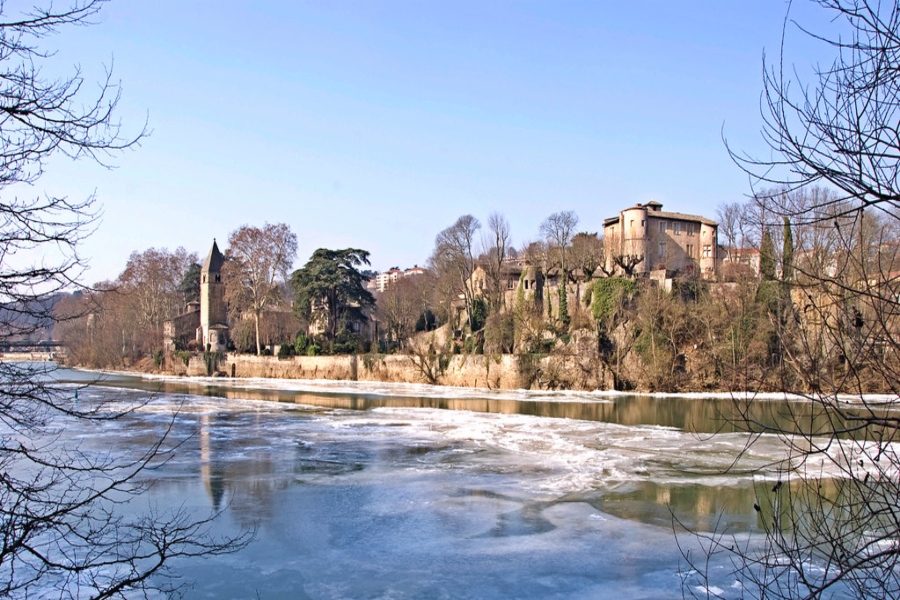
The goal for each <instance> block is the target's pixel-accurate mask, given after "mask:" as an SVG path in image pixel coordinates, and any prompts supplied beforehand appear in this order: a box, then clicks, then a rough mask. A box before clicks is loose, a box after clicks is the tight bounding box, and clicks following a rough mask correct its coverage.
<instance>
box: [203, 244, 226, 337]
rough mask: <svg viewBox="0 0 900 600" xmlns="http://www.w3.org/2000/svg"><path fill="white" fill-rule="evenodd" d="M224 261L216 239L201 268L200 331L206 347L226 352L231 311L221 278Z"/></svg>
mask: <svg viewBox="0 0 900 600" xmlns="http://www.w3.org/2000/svg"><path fill="white" fill-rule="evenodd" d="M224 264H225V257H224V256H222V253H221V252H219V247H218V246H217V245H216V241H215V240H213V245H212V248H211V249H210V251H209V255H208V256H207V257H206V261H205V262H204V263H203V268H202V269H201V270H200V329H199V330H198V331H197V338H198V340H199V341H200V343H201V344H202V345H203V349H204V350H209V351H210V352H225V351H226V350H227V347H228V311H227V310H226V306H225V284H224V283H223V282H222V266H223V265H224Z"/></svg>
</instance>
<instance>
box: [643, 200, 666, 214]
mask: <svg viewBox="0 0 900 600" xmlns="http://www.w3.org/2000/svg"><path fill="white" fill-rule="evenodd" d="M646 206H647V208H649V209H650V210H651V211H652V212H659V211H661V210H662V203H660V202H657V201H656V200H651V201H650V202H648V203H647V204H646Z"/></svg>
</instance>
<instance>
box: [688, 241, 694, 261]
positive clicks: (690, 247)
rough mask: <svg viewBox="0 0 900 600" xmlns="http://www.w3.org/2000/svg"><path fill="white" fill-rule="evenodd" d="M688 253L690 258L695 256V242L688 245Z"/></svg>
mask: <svg viewBox="0 0 900 600" xmlns="http://www.w3.org/2000/svg"><path fill="white" fill-rule="evenodd" d="M687 255H688V258H694V245H693V244H688V245H687Z"/></svg>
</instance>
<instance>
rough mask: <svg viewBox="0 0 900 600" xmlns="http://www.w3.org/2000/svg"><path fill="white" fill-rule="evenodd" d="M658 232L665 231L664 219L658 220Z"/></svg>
mask: <svg viewBox="0 0 900 600" xmlns="http://www.w3.org/2000/svg"><path fill="white" fill-rule="evenodd" d="M659 232H660V233H665V232H666V222H665V221H660V222H659Z"/></svg>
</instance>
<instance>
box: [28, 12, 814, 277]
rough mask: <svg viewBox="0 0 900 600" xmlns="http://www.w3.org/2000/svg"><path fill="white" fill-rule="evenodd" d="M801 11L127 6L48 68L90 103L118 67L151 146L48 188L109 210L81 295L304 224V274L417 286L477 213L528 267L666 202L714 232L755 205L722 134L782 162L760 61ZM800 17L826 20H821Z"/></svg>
mask: <svg viewBox="0 0 900 600" xmlns="http://www.w3.org/2000/svg"><path fill="white" fill-rule="evenodd" d="M786 10H787V4H786V3H785V2H784V1H783V0H752V1H749V0H748V1H744V2H737V1H730V0H717V1H709V2H699V1H697V2H671V1H665V2H663V1H640V0H638V1H635V2H628V3H623V2H602V1H595V2H525V1H521V2H511V1H510V2H502V1H493V0H490V1H480V2H466V1H453V2H437V1H425V0H420V1H410V2H391V1H385V2H363V1H359V2H332V1H310V2H294V1H274V0H273V1H269V2H245V3H238V2H212V1H202V2H201V1H199V0H198V1H194V2H191V1H178V2H176V1H172V0H158V1H155V2H133V1H132V2H129V1H127V0H116V1H113V2H111V3H110V4H108V5H107V6H106V7H105V8H104V9H103V11H102V13H101V14H100V15H98V17H97V18H96V19H95V20H96V22H97V24H96V25H95V26H93V27H87V28H78V29H75V30H69V31H66V32H64V33H62V34H61V35H59V36H57V37H55V38H50V39H48V40H47V44H49V45H50V46H51V47H53V48H55V49H57V50H58V54H57V55H56V57H55V58H54V60H55V61H56V65H58V66H61V67H66V68H68V67H70V66H71V65H74V64H80V65H81V67H82V68H83V69H84V71H85V75H86V77H87V78H88V80H89V81H92V79H91V78H92V77H93V78H94V79H96V78H97V77H98V76H99V75H100V74H101V73H102V70H101V66H102V65H104V64H105V65H109V64H110V63H112V64H113V69H114V77H115V78H116V79H117V80H121V82H122V88H123V98H122V102H121V105H120V109H121V111H120V116H121V117H122V120H123V121H124V123H125V126H126V128H128V127H131V128H132V129H134V130H139V129H140V126H141V124H142V123H143V121H144V119H145V118H147V119H148V122H149V128H150V130H151V135H150V136H149V137H147V138H146V139H144V140H143V141H142V143H141V145H140V147H139V148H137V149H136V150H134V151H130V152H128V153H126V154H125V155H123V156H121V157H119V158H118V159H116V164H117V165H118V166H117V168H116V169H114V170H112V171H104V170H103V169H100V168H98V167H95V166H93V165H91V164H89V163H86V162H78V163H74V164H72V163H66V162H64V161H55V162H54V163H53V164H52V165H51V169H50V170H49V172H48V174H47V175H46V176H45V177H44V178H43V179H42V180H41V181H40V182H39V183H38V186H36V187H37V188H38V189H39V190H41V191H43V190H47V191H49V192H51V193H57V194H68V195H70V196H73V197H79V196H83V195H85V194H88V193H90V192H92V191H96V193H97V197H98V200H99V201H100V203H101V204H102V206H103V213H104V216H103V220H102V222H101V223H100V225H99V227H98V228H97V231H96V232H95V233H94V234H93V236H92V237H91V238H90V239H89V240H87V241H86V242H85V244H84V245H83V247H82V250H81V251H82V254H83V255H84V257H85V258H87V259H89V261H90V264H91V270H90V271H89V273H88V274H87V278H86V281H85V283H92V282H94V281H98V280H102V279H108V278H113V277H115V276H116V275H117V274H118V273H119V272H120V271H121V270H122V269H123V267H124V265H125V261H126V259H127V257H128V254H129V253H131V252H132V251H134V250H144V249H147V248H149V247H167V248H169V249H174V248H175V247H177V246H184V247H185V248H187V249H189V250H194V251H197V252H199V253H200V254H201V255H203V254H205V252H206V251H207V250H208V248H209V246H210V244H211V242H212V239H213V238H214V237H215V238H217V239H218V240H219V242H220V244H223V245H224V242H225V240H226V239H227V237H228V234H229V232H231V231H232V230H234V229H236V228H237V227H239V226H240V225H242V224H245V223H247V224H253V225H261V224H262V223H263V222H266V221H268V222H285V223H288V224H289V225H290V226H291V227H292V228H293V230H294V231H295V232H296V233H297V235H298V238H299V245H300V252H299V256H298V260H297V263H296V266H298V267H299V266H301V265H302V264H303V263H304V262H305V261H306V260H307V259H308V257H309V255H310V254H311V253H312V252H313V251H314V250H315V249H316V248H319V247H331V248H343V247H348V246H353V247H358V248H363V249H366V250H369V251H370V252H371V258H372V264H373V267H374V268H376V269H378V270H383V269H387V268H389V267H391V266H395V265H396V266H400V267H411V266H412V265H413V264H423V263H424V262H425V261H426V260H427V258H428V255H429V254H430V252H431V249H432V247H433V243H434V238H435V235H436V234H437V233H438V232H439V231H440V230H441V229H443V228H445V227H447V226H448V225H450V224H452V223H453V221H455V220H456V218H457V217H459V216H460V215H463V214H467V213H471V214H473V215H475V216H476V217H478V218H479V219H481V220H482V221H486V220H487V216H488V214H489V213H490V212H492V211H499V212H501V213H503V214H504V215H505V216H506V217H507V218H508V220H509V221H510V224H511V228H512V236H513V239H514V241H515V243H516V245H517V246H520V245H521V244H522V243H523V242H527V241H530V240H533V239H535V238H536V237H537V235H538V226H539V224H540V222H541V221H542V220H543V219H544V218H546V217H547V216H548V215H550V214H551V213H553V212H556V211H559V210H574V211H576V212H577V213H578V215H579V217H580V229H582V230H585V231H598V230H599V229H601V227H602V225H601V223H602V220H603V219H604V218H605V217H608V216H612V215H614V214H616V213H617V212H618V211H619V210H620V209H621V208H623V207H625V206H628V205H631V204H634V203H635V202H644V201H648V200H651V199H655V200H658V201H660V202H662V203H663V204H664V205H665V209H666V210H673V211H681V212H690V213H699V214H703V215H705V216H708V217H712V218H714V217H715V209H716V206H717V205H719V204H720V203H722V202H730V201H734V200H740V199H742V198H743V197H744V195H745V194H747V193H748V191H749V185H748V181H747V178H746V176H745V175H744V174H743V173H742V172H741V171H740V170H739V169H738V168H737V167H736V166H734V164H733V163H732V161H731V160H730V158H729V156H728V154H727V152H726V149H725V147H724V144H723V141H722V135H723V133H724V135H725V136H727V138H728V140H729V143H731V144H733V145H734V146H735V147H737V148H740V149H742V150H746V151H748V152H751V153H755V154H757V155H760V154H762V155H765V154H766V150H765V148H764V147H763V146H762V144H761V140H760V135H759V130H760V125H761V118H760V114H759V100H760V90H761V80H762V57H763V51H764V50H765V51H767V52H768V54H769V55H770V56H772V55H775V54H777V50H778V45H779V43H780V38H781V30H782V25H783V20H784V16H785V13H786ZM792 15H797V16H798V18H803V19H807V18H809V19H812V18H817V17H818V15H817V14H816V9H815V8H814V7H811V6H809V5H808V3H801V4H796V5H795V6H794V7H793V8H792ZM804 22H806V21H804ZM793 37H794V38H797V37H798V36H796V35H794V36H793ZM805 50H807V48H805V47H804V45H803V44H802V43H798V45H797V52H796V56H797V57H799V58H800V59H801V61H802V60H809V58H808V57H806V56H805V55H804V51H805ZM792 56H794V55H792Z"/></svg>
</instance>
